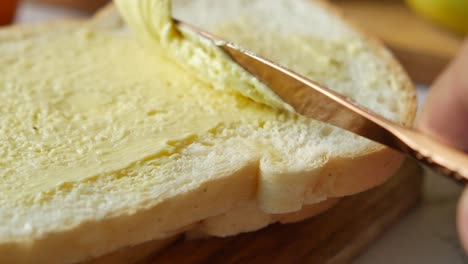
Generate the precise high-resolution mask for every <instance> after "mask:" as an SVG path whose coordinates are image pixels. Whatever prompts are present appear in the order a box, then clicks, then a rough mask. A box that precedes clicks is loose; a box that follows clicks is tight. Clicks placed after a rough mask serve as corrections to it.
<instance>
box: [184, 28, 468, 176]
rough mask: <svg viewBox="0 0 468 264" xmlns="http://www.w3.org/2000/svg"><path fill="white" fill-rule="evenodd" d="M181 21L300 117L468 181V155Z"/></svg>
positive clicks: (446, 174) (444, 173)
mask: <svg viewBox="0 0 468 264" xmlns="http://www.w3.org/2000/svg"><path fill="white" fill-rule="evenodd" d="M175 22H176V23H177V26H178V27H179V28H180V29H183V30H189V31H192V32H194V33H196V34H198V35H200V36H202V37H204V38H207V39H209V40H211V41H212V42H213V43H214V44H215V45H216V46H218V47H219V48H220V49H222V50H223V51H224V52H225V53H226V54H227V55H229V56H230V57H231V59H232V60H233V61H234V62H236V63H237V64H239V65H240V66H242V67H243V68H244V69H245V70H246V71H247V72H249V73H250V74H251V75H252V76H254V77H256V78H257V79H258V80H259V81H261V82H262V83H264V84H265V85H266V86H268V87H269V88H270V89H271V90H272V91H273V92H275V93H276V94H277V95H278V96H279V97H280V98H281V99H282V100H283V101H284V102H286V103H288V104H289V105H290V106H291V107H292V108H293V109H294V110H295V111H296V113H298V114H299V115H303V116H306V117H309V118H313V119H315V120H318V121H321V122H325V123H328V124H331V125H333V126H336V127H339V128H342V129H344V130H347V131H349V132H352V133H354V134H357V135H359V136H362V137H365V138H367V139H370V140H372V141H375V142H377V143H380V144H383V145H386V146H388V147H391V148H393V149H395V150H397V151H399V152H401V153H404V154H406V155H407V156H409V157H412V158H414V159H416V160H417V161H419V162H420V163H422V164H424V165H426V166H428V167H429V168H432V169H434V170H435V171H437V172H439V173H441V174H443V175H445V176H448V177H450V178H452V179H453V180H455V181H457V182H459V183H462V184H466V183H467V182H468V154H466V153H463V152H461V151H459V150H456V149H455V148H452V147H450V146H447V145H445V144H443V143H441V142H439V141H437V140H436V139H434V138H432V137H430V136H429V135H427V134H424V133H422V132H420V131H417V130H416V129H412V128H407V127H403V126H401V125H399V124H396V123H394V122H391V121H389V120H387V119H385V118H383V117H381V116H379V115H378V114H376V113H373V112H371V111H369V110H367V109H364V108H363V107H361V106H359V105H357V104H356V103H354V102H352V101H350V100H349V99H347V98H346V97H344V96H341V95H340V94H338V93H336V92H334V91H332V90H330V89H328V88H326V87H324V86H322V85H319V84H317V83H315V82H313V81H311V80H309V79H307V78H305V77H303V76H301V75H299V74H297V73H294V72H292V71H290V70H288V69H286V68H284V67H282V66H280V65H278V64H276V63H274V62H272V61H269V60H267V59H265V58H262V57H260V56H257V55H255V54H254V53H252V52H249V51H247V50H244V49H241V48H239V47H238V46H236V45H234V44H233V43H230V42H228V41H226V40H223V39H221V38H219V37H216V36H214V35H213V34H211V33H208V32H206V31H204V30H201V29H199V28H197V27H195V26H192V25H190V24H188V23H185V22H182V21H178V20H175Z"/></svg>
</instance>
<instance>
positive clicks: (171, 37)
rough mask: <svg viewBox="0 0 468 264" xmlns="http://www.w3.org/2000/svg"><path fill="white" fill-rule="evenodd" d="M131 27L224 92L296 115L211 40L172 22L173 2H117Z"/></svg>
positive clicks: (152, 44) (152, 45)
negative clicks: (181, 28)
mask: <svg viewBox="0 0 468 264" xmlns="http://www.w3.org/2000/svg"><path fill="white" fill-rule="evenodd" d="M114 2H115V3H116V5H117V7H118V8H119V10H120V12H121V14H122V15H123V17H124V18H125V20H126V22H127V24H129V25H130V26H131V28H132V29H133V31H134V32H136V33H137V34H138V36H139V37H140V38H141V39H143V40H144V41H145V42H146V43H147V44H148V45H149V46H150V47H154V46H158V47H161V48H163V49H164V50H165V51H166V53H167V54H168V55H169V56H171V57H172V58H174V59H175V61H177V62H178V63H179V64H180V65H182V66H183V67H185V68H187V69H188V70H190V71H192V72H193V74H194V75H195V76H197V78H199V79H201V80H202V81H205V82H206V83H208V84H210V85H212V86H213V87H214V88H216V89H220V90H223V91H230V92H232V91H235V92H237V93H240V94H242V95H244V96H246V97H248V98H250V99H253V100H254V101H256V102H259V103H263V104H266V105H269V106H271V107H274V108H277V109H283V110H288V111H291V112H293V111H294V110H293V109H292V107H291V106H289V105H288V104H286V103H285V102H283V101H282V100H281V99H280V98H279V97H278V96H277V95H276V94H275V93H274V92H273V91H271V90H270V89H269V88H268V87H267V86H265V85H264V84H263V83H261V82H260V81H258V80H257V79H256V78H254V77H253V76H251V75H250V74H249V73H248V72H247V71H245V70H244V69H243V68H242V67H241V66H239V65H237V64H236V63H234V62H233V61H232V60H231V59H230V58H229V57H228V55H227V54H225V53H224V52H223V51H222V50H221V49H219V48H218V47H217V46H216V45H215V44H214V43H212V42H211V41H210V40H207V39H205V38H203V37H200V36H198V35H197V34H195V33H194V32H191V31H181V30H179V29H178V28H177V27H176V25H175V23H174V22H173V20H172V14H171V0H140V1H132V0H116V1H114Z"/></svg>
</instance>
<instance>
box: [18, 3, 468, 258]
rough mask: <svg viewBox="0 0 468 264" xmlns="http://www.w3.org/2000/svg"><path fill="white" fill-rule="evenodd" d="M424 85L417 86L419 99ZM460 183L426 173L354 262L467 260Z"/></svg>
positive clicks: (37, 17) (44, 14)
mask: <svg viewBox="0 0 468 264" xmlns="http://www.w3.org/2000/svg"><path fill="white" fill-rule="evenodd" d="M80 16H83V14H81V13H79V12H76V11H71V10H67V9H59V8H51V7H48V6H43V5H38V4H32V3H28V2H26V3H24V4H23V5H22V6H21V7H20V10H19V13H18V16H17V19H16V22H17V23H32V22H38V21H44V20H51V19H58V18H64V17H80ZM426 90H427V89H426V87H421V86H418V97H419V98H418V99H419V102H420V103H421V102H423V100H424V96H425V94H426ZM460 192H461V187H460V186H457V185H455V184H453V183H452V182H451V181H449V180H446V179H444V178H442V177H440V176H437V175H429V176H428V177H427V178H426V181H425V186H424V197H423V199H422V203H421V205H420V206H419V207H418V208H417V209H415V210H414V211H412V212H411V213H410V214H409V215H408V216H406V217H405V218H404V219H402V221H401V222H400V223H398V224H397V225H395V226H393V227H392V228H391V229H390V230H389V231H388V232H387V233H385V234H384V235H383V237H381V239H380V240H378V241H377V242H376V243H375V244H374V245H372V246H371V247H370V248H369V249H368V250H367V251H366V252H365V253H364V254H363V255H362V256H361V257H359V258H358V259H357V260H356V261H355V263H357V264H370V263H382V264H386V263H388V264H394V263H426V264H432V263H453V264H458V263H468V257H467V256H466V255H465V254H464V253H463V251H462V249H461V247H460V245H459V242H458V239H457V234H456V229H455V213H456V205H457V201H458V198H459V195H460Z"/></svg>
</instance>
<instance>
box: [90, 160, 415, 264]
mask: <svg viewBox="0 0 468 264" xmlns="http://www.w3.org/2000/svg"><path fill="white" fill-rule="evenodd" d="M422 179H423V175H422V169H421V168H420V167H419V166H418V165H416V164H415V163H414V162H413V161H409V160H408V161H406V162H405V164H404V165H403V166H402V168H401V169H400V171H399V172H398V173H397V174H396V175H395V176H394V177H393V178H391V179H390V180H389V181H388V182H387V183H386V184H384V185H382V186H380V187H378V188H375V189H373V190H370V191H367V192H365V193H362V194H359V195H356V196H352V197H348V198H345V199H343V200H342V201H340V202H339V203H338V205H337V206H336V207H335V208H333V209H331V210H330V211H328V212H326V213H325V214H322V215H320V216H317V217H315V218H312V219H309V220H306V221H303V222H301V223H296V224H288V225H279V224H277V225H272V226H270V227H267V228H265V229H263V230H260V231H257V232H253V233H247V234H242V235H238V236H235V237H228V238H210V239H203V240H193V241H184V240H183V239H182V238H179V239H178V238H173V239H169V240H167V241H152V242H148V243H146V244H142V245H139V246H136V247H131V248H126V249H122V250H120V251H117V252H115V253H112V254H109V255H107V256H104V257H101V258H99V259H95V260H93V261H91V262H88V264H111V263H112V264H120V263H142V264H143V263H187V264H192V263H270V264H273V263H348V262H350V261H352V260H353V259H354V258H355V257H356V256H358V255H359V254H360V253H361V252H362V251H363V250H365V248H366V247H368V246H369V245H372V243H373V242H374V241H375V240H376V239H378V237H379V236H380V235H382V234H383V233H384V232H385V231H387V230H388V229H390V228H391V226H392V225H393V224H394V223H396V222H398V220H400V219H401V218H402V217H403V216H404V215H405V214H406V213H407V212H408V211H409V210H410V209H411V208H413V207H414V206H415V205H417V202H418V200H419V198H420V194H421V187H422Z"/></svg>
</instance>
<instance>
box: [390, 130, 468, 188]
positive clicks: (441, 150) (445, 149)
mask: <svg viewBox="0 0 468 264" xmlns="http://www.w3.org/2000/svg"><path fill="white" fill-rule="evenodd" d="M386 125H388V126H387V130H389V132H390V133H391V134H393V135H394V136H395V139H396V142H395V144H393V147H394V148H396V149H398V150H400V151H401V152H403V153H405V154H407V155H409V156H411V157H413V158H415V159H416V160H418V161H419V162H421V163H423V164H424V165H427V166H428V167H429V168H431V169H433V170H435V171H437V172H439V173H440V174H442V175H445V176H447V177H450V178H452V179H453V180H455V181H456V182H458V183H461V184H463V185H466V184H467V183H468V154H467V153H464V152H462V151H459V150H457V149H455V148H452V147H450V146H448V145H446V144H443V143H441V142H439V141H437V140H436V139H434V138H432V137H431V136H429V135H427V134H423V133H421V132H419V131H417V130H415V129H410V128H405V127H401V126H398V125H396V124H394V123H390V122H388V123H387V124H386Z"/></svg>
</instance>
